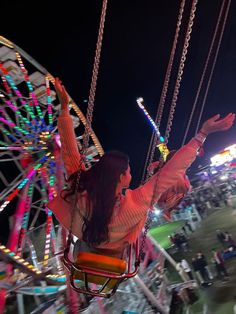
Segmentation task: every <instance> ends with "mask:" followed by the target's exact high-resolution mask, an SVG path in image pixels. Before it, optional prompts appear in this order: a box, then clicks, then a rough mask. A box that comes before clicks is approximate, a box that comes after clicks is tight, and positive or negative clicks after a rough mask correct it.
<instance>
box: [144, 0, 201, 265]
mask: <svg viewBox="0 0 236 314" xmlns="http://www.w3.org/2000/svg"><path fill="white" fill-rule="evenodd" d="M197 2H198V0H193V2H192V7H191V11H190V17H189V22H188V27H187V31H186V36H185V40H184V47H183V52H182V56H181V60H180V65H179V69H178V74H177V81H176V84H175V89H174V93H173V98H172V102H171V108H170V113H169V117H168V122H167V127H166V133H165V141H166V144H167V143H168V138H169V135H170V131H171V126H172V121H173V117H174V112H175V107H176V101H177V97H178V93H179V88H180V82H181V80H182V75H183V68H184V63H185V60H186V55H187V52H188V46H189V41H190V35H191V32H192V26H193V20H194V17H195V11H196V6H197ZM180 11H181V10H180ZM178 21H179V19H178ZM179 26H180V25H179ZM177 28H178V23H177ZM171 58H172V56H171V57H170V60H171ZM172 62H173V61H172ZM167 78H168V76H167ZM164 88H168V84H166V86H165V82H164V87H163V90H164ZM166 92H167V90H166ZM166 92H165V90H164V92H163V99H164V100H165V98H164V97H166V94H165V93H166ZM160 103H161V102H160ZM162 105H163V108H164V104H162V103H161V106H162ZM163 108H162V110H163ZM158 110H159V109H158ZM160 110H161V109H160ZM154 139H155V136H154ZM153 147H154V149H153V156H154V151H155V147H156V143H153ZM153 156H151V157H152V159H153ZM152 159H151V158H150V159H149V164H151V161H152ZM148 175H149V174H147V177H148ZM156 186H157V180H156V183H155V187H154V190H153V197H152V201H151V206H150V208H152V206H153V205H154V197H155V194H156V193H155V191H156ZM151 222H152V212H151V210H149V212H148V218H147V221H146V223H145V226H144V232H143V239H142V243H141V246H140V252H139V261H140V260H141V259H142V258H143V255H144V252H143V251H144V246H145V242H146V238H147V233H148V231H149V228H150V225H151Z"/></svg>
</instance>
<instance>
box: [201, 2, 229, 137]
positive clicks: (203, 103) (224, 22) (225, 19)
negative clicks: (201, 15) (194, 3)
mask: <svg viewBox="0 0 236 314" xmlns="http://www.w3.org/2000/svg"><path fill="white" fill-rule="evenodd" d="M230 4H231V0H229V2H228V5H227V8H226V11H225V16H224V21H223V25H222V29H221V33H220V38H219V42H218V45H217V49H216V53H215V58H214V61H213V65H212V69H211V73H210V77H209V80H208V83H207V87H206V91H205V95H204V99H203V102H202V107H201V111H200V114H199V118H198V122H197V127H196V131H195V132H196V133H197V130H198V129H199V125H200V122H201V118H202V114H203V110H204V107H205V102H206V98H207V95H208V90H209V87H210V84H211V79H212V75H213V72H214V69H215V65H216V61H217V57H218V53H219V49H220V45H221V41H222V37H223V33H224V29H225V24H226V21H227V17H228V13H229V8H230Z"/></svg>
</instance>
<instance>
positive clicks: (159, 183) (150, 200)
mask: <svg viewBox="0 0 236 314" xmlns="http://www.w3.org/2000/svg"><path fill="white" fill-rule="evenodd" d="M201 145H202V143H200V142H199V141H198V140H196V139H195V138H193V139H192V140H191V141H190V142H189V143H188V144H186V145H185V146H183V147H181V148H180V149H179V150H178V151H177V152H176V153H175V155H174V156H173V157H172V159H171V160H170V161H168V163H166V165H165V166H164V167H163V168H162V169H161V170H160V171H158V172H157V173H156V174H154V175H153V176H152V177H151V178H150V179H149V180H148V181H147V182H146V183H144V184H143V185H141V186H140V187H138V188H137V189H134V190H129V194H130V195H129V197H130V198H132V200H133V204H136V208H137V209H136V210H137V212H138V211H141V212H142V211H143V214H144V211H147V210H148V209H149V208H151V207H152V205H154V204H155V203H157V201H158V200H159V198H160V196H161V195H162V194H163V193H164V192H166V191H167V190H168V189H169V188H171V187H172V186H173V185H175V184H176V183H177V182H178V180H179V178H180V177H182V176H183V175H184V174H185V172H186V170H187V169H188V168H189V166H190V165H191V164H192V163H193V161H194V160H195V158H196V156H197V152H198V149H199V148H200V147H201Z"/></svg>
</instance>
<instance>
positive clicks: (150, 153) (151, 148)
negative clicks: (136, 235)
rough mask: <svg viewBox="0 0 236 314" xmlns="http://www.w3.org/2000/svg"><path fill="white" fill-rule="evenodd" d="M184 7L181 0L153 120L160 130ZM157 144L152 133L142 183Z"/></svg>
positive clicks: (156, 138)
mask: <svg viewBox="0 0 236 314" xmlns="http://www.w3.org/2000/svg"><path fill="white" fill-rule="evenodd" d="M184 7H185V0H182V1H181V4H180V9H179V15H178V19H177V25H176V30H175V37H174V41H173V45H172V49H171V53H170V58H169V62H168V66H167V70H166V75H165V79H164V84H163V88H162V92H161V97H160V101H159V104H158V110H157V114H156V118H155V123H156V125H157V127H158V129H159V128H160V124H161V119H162V114H163V110H164V105H165V101H166V95H167V91H168V87H169V81H170V77H171V72H172V67H173V62H174V57H175V51H176V46H177V43H178V38H179V32H180V27H181V23H182V17H183V12H184ZM157 142H158V136H157V134H156V132H153V133H152V138H151V141H150V144H149V148H148V153H147V158H146V161H145V165H144V170H143V174H142V182H144V181H145V179H146V180H147V179H148V178H149V177H150V173H148V172H147V169H148V165H150V164H151V163H152V161H153V158H154V154H155V150H156V146H157Z"/></svg>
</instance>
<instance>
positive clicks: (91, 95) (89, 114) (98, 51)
mask: <svg viewBox="0 0 236 314" xmlns="http://www.w3.org/2000/svg"><path fill="white" fill-rule="evenodd" d="M107 1H108V0H103V4H102V12H101V18H100V25H99V31H98V39H97V45H96V53H95V58H94V64H93V74H92V80H91V86H90V91H89V99H88V109H87V115H86V125H85V134H84V138H83V150H84V151H83V153H85V151H86V149H87V147H88V143H89V133H90V130H91V122H92V118H93V108H94V101H95V94H96V87H97V78H98V71H99V65H100V56H101V49H102V41H103V33H104V24H105V18H106V12H107Z"/></svg>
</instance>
